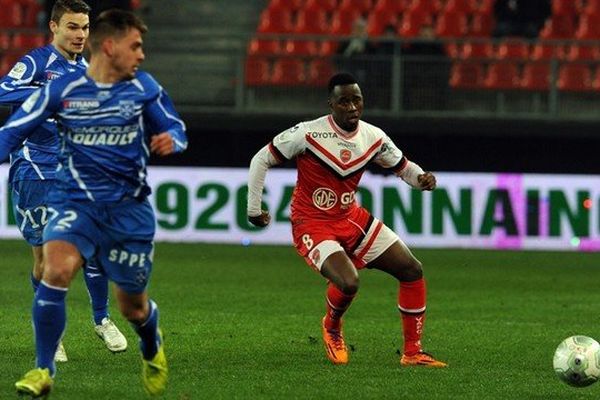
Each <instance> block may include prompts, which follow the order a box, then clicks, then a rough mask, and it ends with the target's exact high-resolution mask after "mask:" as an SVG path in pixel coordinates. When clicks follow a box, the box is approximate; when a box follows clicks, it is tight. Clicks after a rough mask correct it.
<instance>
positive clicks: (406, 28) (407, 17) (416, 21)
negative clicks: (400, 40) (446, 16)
mask: <svg viewBox="0 0 600 400" xmlns="http://www.w3.org/2000/svg"><path fill="white" fill-rule="evenodd" d="M431 21H432V18H431V14H427V13H425V12H422V11H415V12H410V11H407V12H406V13H405V14H404V17H403V18H402V24H401V25H400V35H401V36H403V37H407V38H412V37H415V36H418V35H419V32H420V30H421V27H422V26H423V25H425V24H431Z"/></svg>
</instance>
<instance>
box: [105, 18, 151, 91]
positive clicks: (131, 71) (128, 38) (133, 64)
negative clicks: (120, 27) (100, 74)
mask: <svg viewBox="0 0 600 400" xmlns="http://www.w3.org/2000/svg"><path fill="white" fill-rule="evenodd" d="M144 58H145V56H144V50H143V49H142V34H141V33H140V31H139V30H137V29H135V28H131V29H129V31H128V32H127V34H125V35H124V36H123V37H121V38H118V39H116V40H115V43H114V57H113V60H112V62H113V67H114V69H115V70H116V71H117V74H118V75H119V76H120V78H121V79H133V78H134V77H135V73H136V72H137V70H138V67H139V66H140V64H141V63H142V61H144Z"/></svg>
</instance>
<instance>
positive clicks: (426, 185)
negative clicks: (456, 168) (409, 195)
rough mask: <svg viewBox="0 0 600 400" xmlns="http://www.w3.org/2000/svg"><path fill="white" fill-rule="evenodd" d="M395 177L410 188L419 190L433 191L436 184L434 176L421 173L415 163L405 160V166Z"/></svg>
mask: <svg viewBox="0 0 600 400" xmlns="http://www.w3.org/2000/svg"><path fill="white" fill-rule="evenodd" d="M397 175H398V176H399V177H400V178H402V180H403V181H404V182H406V183H408V184H409V185H410V186H412V187H414V188H417V189H421V190H433V189H435V186H436V184H437V182H436V179H435V175H433V174H432V173H431V172H425V171H423V169H422V168H421V167H420V166H419V165H418V164H417V163H414V162H412V161H409V160H407V162H406V166H405V167H404V168H403V169H402V170H401V171H399V172H398V174H397Z"/></svg>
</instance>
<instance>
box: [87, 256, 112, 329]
mask: <svg viewBox="0 0 600 400" xmlns="http://www.w3.org/2000/svg"><path fill="white" fill-rule="evenodd" d="M83 276H84V279H85V285H86V286H87V289H88V294H89V295H90V301H91V303H92V310H93V311H94V323H95V324H96V325H100V324H101V323H102V320H103V319H104V318H106V317H108V278H107V277H106V276H104V275H103V274H102V273H101V272H100V270H99V269H98V268H97V267H94V266H92V265H86V266H85V271H84V274H83Z"/></svg>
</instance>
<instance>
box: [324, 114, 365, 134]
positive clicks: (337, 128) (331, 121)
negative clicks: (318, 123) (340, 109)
mask: <svg viewBox="0 0 600 400" xmlns="http://www.w3.org/2000/svg"><path fill="white" fill-rule="evenodd" d="M327 120H328V121H329V125H331V127H332V128H333V130H334V131H335V132H336V133H337V134H339V135H341V136H342V137H344V138H346V139H350V138H351V137H353V136H354V135H356V133H357V132H358V127H359V125H360V121H358V124H357V125H356V129H355V130H353V131H352V132H348V131H347V130H345V129H343V128H341V127H340V126H339V125H338V124H336V123H335V120H334V119H333V115H331V114H329V115H328V116H327Z"/></svg>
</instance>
